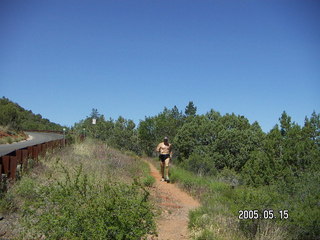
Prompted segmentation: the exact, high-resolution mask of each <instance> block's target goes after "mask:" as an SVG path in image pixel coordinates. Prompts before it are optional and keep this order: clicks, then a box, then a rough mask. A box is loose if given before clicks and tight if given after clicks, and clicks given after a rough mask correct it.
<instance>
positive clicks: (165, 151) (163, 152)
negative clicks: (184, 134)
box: [156, 137, 172, 182]
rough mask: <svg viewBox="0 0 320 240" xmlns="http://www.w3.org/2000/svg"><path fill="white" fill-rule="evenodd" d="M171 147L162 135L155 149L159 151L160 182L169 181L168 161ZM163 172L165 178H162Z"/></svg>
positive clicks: (170, 156) (170, 155)
mask: <svg viewBox="0 0 320 240" xmlns="http://www.w3.org/2000/svg"><path fill="white" fill-rule="evenodd" d="M171 149H172V146H171V144H170V143H169V141H168V138H167V137H164V139H163V142H161V143H159V144H158V146H157V149H156V151H157V152H159V153H160V155H159V160H160V166H161V174H162V179H161V181H162V182H164V181H166V182H169V181H170V180H169V162H170V159H171V158H172V150H171ZM164 170H166V171H164ZM164 173H166V178H164Z"/></svg>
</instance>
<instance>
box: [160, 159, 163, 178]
mask: <svg viewBox="0 0 320 240" xmlns="http://www.w3.org/2000/svg"><path fill="white" fill-rule="evenodd" d="M160 168H161V176H162V179H164V162H163V161H161V160H160Z"/></svg>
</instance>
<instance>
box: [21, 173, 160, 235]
mask: <svg viewBox="0 0 320 240" xmlns="http://www.w3.org/2000/svg"><path fill="white" fill-rule="evenodd" d="M31 191H33V192H34V193H35V194H36V195H38V197H37V198H36V199H34V200H33V201H32V202H28V203H25V205H24V207H23V216H24V217H23V224H24V226H25V229H26V232H24V233H23V237H24V238H27V239H36V238H37V239H38V238H39V237H41V236H44V237H45V238H46V239H140V238H141V237H143V236H144V235H146V234H147V233H149V232H154V230H155V225H154V221H153V217H154V216H153V213H152V211H151V207H150V205H149V203H148V196H149V193H148V192H147V191H145V190H144V189H143V188H142V187H141V186H139V184H138V183H134V184H132V185H125V184H116V183H93V182H92V181H90V180H89V179H88V177H87V176H86V175H84V174H82V173H81V169H80V170H79V171H78V173H77V174H76V177H70V174H69V173H68V172H66V178H65V181H63V182H53V183H50V184H49V185H46V186H42V187H39V188H36V189H33V190H31Z"/></svg>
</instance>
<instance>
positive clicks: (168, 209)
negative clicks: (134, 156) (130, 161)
mask: <svg viewBox="0 0 320 240" xmlns="http://www.w3.org/2000/svg"><path fill="white" fill-rule="evenodd" d="M146 162H147V163H148V164H149V166H150V170H151V171H150V174H151V175H152V176H153V177H154V178H155V179H156V182H155V184H154V187H153V188H152V190H151V195H152V197H153V198H154V200H155V202H156V204H157V205H158V206H159V209H160V210H161V215H160V216H159V218H158V219H157V221H156V222H157V230H158V236H157V237H155V236H153V237H150V238H148V239H149V240H185V239H189V234H188V213H189V211H190V210H192V209H195V208H197V207H199V206H200V204H199V202H198V201H196V200H195V199H193V198H192V197H191V196H190V195H188V194H187V193H186V192H184V191H182V190H181V189H179V188H178V187H177V186H176V185H175V184H172V183H166V182H161V181H160V180H161V175H160V173H159V171H158V170H157V169H156V168H155V167H154V165H153V164H152V163H150V162H149V161H146Z"/></svg>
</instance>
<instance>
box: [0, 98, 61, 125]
mask: <svg viewBox="0 0 320 240" xmlns="http://www.w3.org/2000/svg"><path fill="white" fill-rule="evenodd" d="M0 126H4V127H6V128H8V129H11V130H17V131H20V130H53V131H61V129H62V128H63V127H62V126H61V125H60V124H57V123H53V122H50V120H49V119H46V118H43V117H42V116H41V115H40V114H35V113H33V112H32V111H31V110H26V109H24V108H23V107H21V106H20V105H19V104H17V103H14V102H12V101H11V100H9V99H8V98H6V97H2V98H0Z"/></svg>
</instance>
